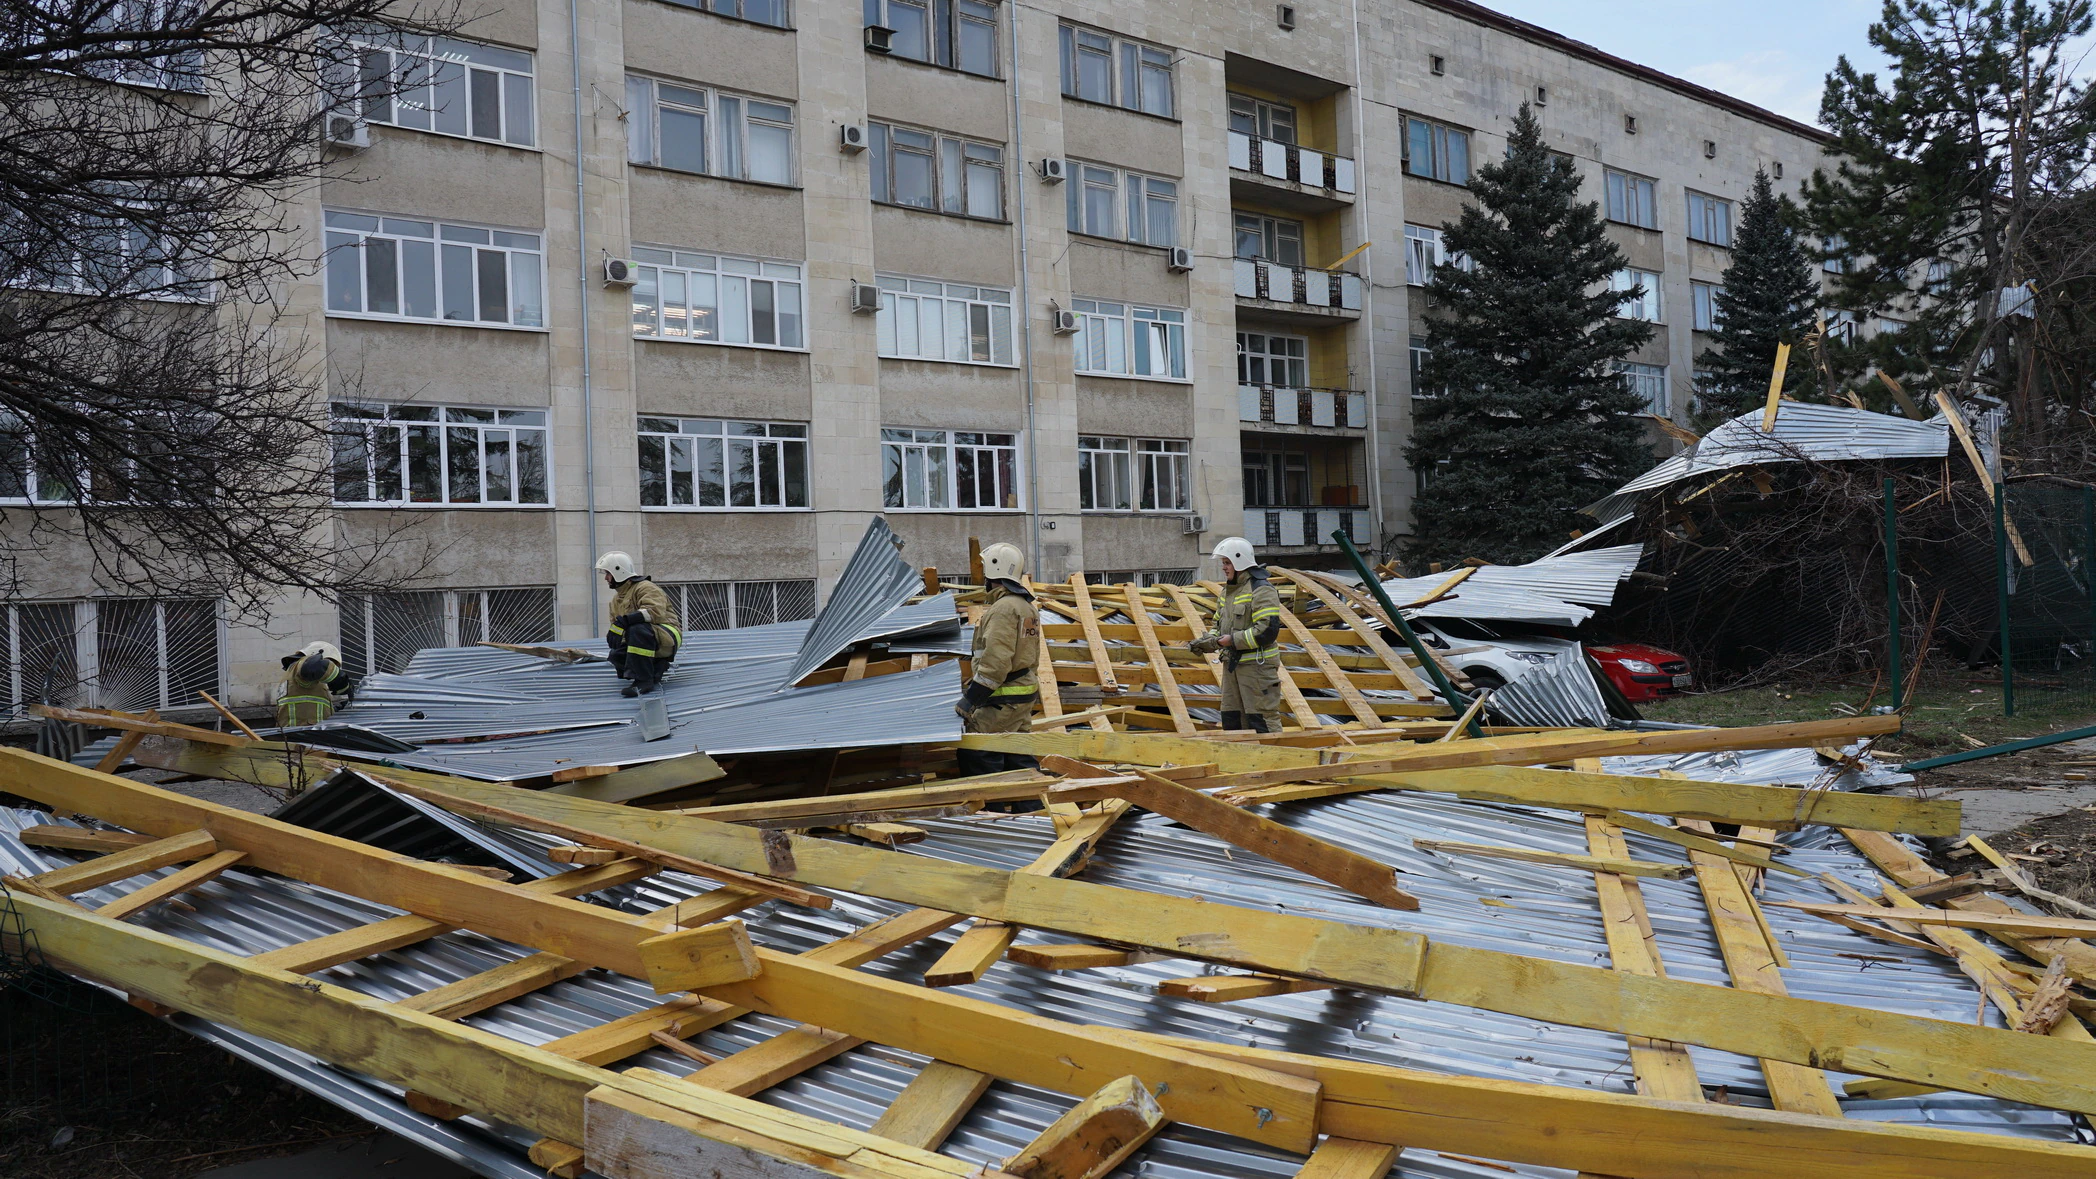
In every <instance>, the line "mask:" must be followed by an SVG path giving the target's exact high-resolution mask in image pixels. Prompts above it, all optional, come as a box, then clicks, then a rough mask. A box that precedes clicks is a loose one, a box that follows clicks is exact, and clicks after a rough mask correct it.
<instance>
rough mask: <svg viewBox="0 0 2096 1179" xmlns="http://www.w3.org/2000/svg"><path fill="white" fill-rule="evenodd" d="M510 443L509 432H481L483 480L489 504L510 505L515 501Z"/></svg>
mask: <svg viewBox="0 0 2096 1179" xmlns="http://www.w3.org/2000/svg"><path fill="white" fill-rule="evenodd" d="M509 441H510V432H509V431H508V430H484V431H482V432H481V447H482V453H481V478H482V486H483V487H485V488H486V493H487V501H488V502H489V503H510V502H513V499H514V497H513V496H512V495H511V488H510V452H509Z"/></svg>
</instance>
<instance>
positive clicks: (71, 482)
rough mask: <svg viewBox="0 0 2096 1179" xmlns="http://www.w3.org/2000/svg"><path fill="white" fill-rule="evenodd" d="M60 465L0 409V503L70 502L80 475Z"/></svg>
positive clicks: (21, 426) (12, 418) (12, 417)
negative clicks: (61, 467)
mask: <svg viewBox="0 0 2096 1179" xmlns="http://www.w3.org/2000/svg"><path fill="white" fill-rule="evenodd" d="M60 466H61V463H60V462H59V461H58V458H57V456H55V455H52V454H49V453H48V452H46V451H45V450H44V448H42V447H39V446H38V445H37V444H36V439H35V438H34V437H33V436H32V435H31V434H30V433H29V429H28V426H27V425H26V424H25V423H23V421H22V420H21V418H19V417H17V416H15V415H14V414H13V413H10V412H7V411H4V410H0V501H6V502H13V503H70V502H72V500H73V497H74V495H75V490H74V488H75V485H76V484H78V483H80V482H82V480H81V479H80V478H79V476H80V474H81V472H79V471H77V470H75V471H72V472H67V471H64V470H61V469H60Z"/></svg>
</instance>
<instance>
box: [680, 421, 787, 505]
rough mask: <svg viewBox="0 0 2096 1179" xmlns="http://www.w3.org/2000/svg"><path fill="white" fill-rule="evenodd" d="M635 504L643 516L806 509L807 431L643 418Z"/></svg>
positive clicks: (780, 424)
mask: <svg viewBox="0 0 2096 1179" xmlns="http://www.w3.org/2000/svg"><path fill="white" fill-rule="evenodd" d="M640 502H641V506H642V507H648V508H805V507H807V506H808V427H807V426H806V425H805V424H802V423H789V422H723V421H716V420H713V419H709V418H657V417H644V418H642V419H640Z"/></svg>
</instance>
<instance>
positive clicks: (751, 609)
mask: <svg viewBox="0 0 2096 1179" xmlns="http://www.w3.org/2000/svg"><path fill="white" fill-rule="evenodd" d="M663 588H664V589H666V590H668V591H670V592H671V594H672V595H674V596H676V597H677V604H678V611H679V614H680V616H681V617H682V618H683V619H684V629H685V630H687V631H697V630H734V629H737V628H739V627H745V626H763V625H765V624H766V623H772V622H799V621H801V620H803V619H808V618H813V617H815V582H814V581H812V580H808V581H692V582H685V583H682V584H677V585H666V586H664V587H663Z"/></svg>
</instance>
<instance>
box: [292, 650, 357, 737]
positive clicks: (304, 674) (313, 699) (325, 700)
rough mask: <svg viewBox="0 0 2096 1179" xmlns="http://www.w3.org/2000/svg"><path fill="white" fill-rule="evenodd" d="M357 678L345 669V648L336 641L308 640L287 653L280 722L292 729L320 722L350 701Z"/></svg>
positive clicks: (354, 690)
mask: <svg viewBox="0 0 2096 1179" xmlns="http://www.w3.org/2000/svg"><path fill="white" fill-rule="evenodd" d="M356 686H357V685H356V681H355V680H353V679H351V678H350V675H349V673H348V672H346V671H344V670H342V652H340V651H338V650H336V649H335V645H334V644H333V643H307V644H306V645H305V646H303V647H300V648H299V649H298V652H297V653H296V654H292V655H286V656H284V693H283V695H281V696H278V697H277V725H278V727H280V728H286V729H292V728H298V727H299V726H302V725H317V724H320V723H321V722H323V721H325V720H327V719H328V718H329V717H331V716H333V715H335V709H337V708H339V707H341V706H342V705H344V704H348V703H349V701H350V697H351V696H352V695H353V694H354V693H355V692H356Z"/></svg>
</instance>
